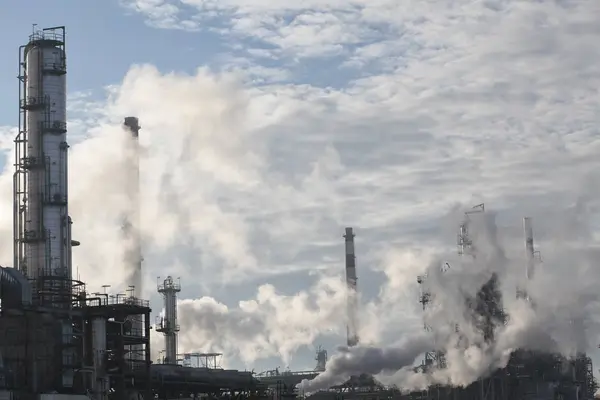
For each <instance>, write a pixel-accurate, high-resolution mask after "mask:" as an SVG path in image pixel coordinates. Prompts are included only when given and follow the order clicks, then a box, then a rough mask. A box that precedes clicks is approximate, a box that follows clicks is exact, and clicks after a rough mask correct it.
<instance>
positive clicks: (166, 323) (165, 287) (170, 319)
mask: <svg viewBox="0 0 600 400" xmlns="http://www.w3.org/2000/svg"><path fill="white" fill-rule="evenodd" d="M179 292H181V285H180V284H179V283H175V282H173V278H171V277H170V276H167V279H165V280H164V281H163V283H162V284H159V285H158V293H160V294H162V295H163V298H164V300H165V316H164V317H163V318H160V320H159V322H158V326H157V327H156V331H157V332H161V333H163V334H164V335H165V360H164V363H165V364H176V363H177V332H179V325H177V293H179Z"/></svg>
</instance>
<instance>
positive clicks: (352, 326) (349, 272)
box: [344, 228, 358, 347]
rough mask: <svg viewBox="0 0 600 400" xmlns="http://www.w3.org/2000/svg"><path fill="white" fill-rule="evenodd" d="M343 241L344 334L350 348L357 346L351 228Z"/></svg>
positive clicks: (356, 297) (352, 235) (354, 256)
mask: <svg viewBox="0 0 600 400" xmlns="http://www.w3.org/2000/svg"><path fill="white" fill-rule="evenodd" d="M344 239H345V242H346V286H347V290H348V303H347V309H346V313H347V318H348V322H347V325H346V333H347V340H348V347H352V346H356V345H357V344H358V316H357V308H358V291H357V287H356V286H357V285H356V283H357V278H356V255H355V254H354V233H353V232H352V228H346V234H345V235H344Z"/></svg>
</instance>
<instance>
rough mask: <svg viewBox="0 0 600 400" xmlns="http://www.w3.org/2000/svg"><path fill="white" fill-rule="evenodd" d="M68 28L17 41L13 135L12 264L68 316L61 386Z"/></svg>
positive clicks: (67, 290) (68, 302)
mask: <svg viewBox="0 0 600 400" xmlns="http://www.w3.org/2000/svg"><path fill="white" fill-rule="evenodd" d="M66 74H67V63H66V49H65V28H64V27H62V26H61V27H53V28H47V29H42V30H35V29H34V32H33V33H32V34H31V35H30V36H29V42H28V43H27V44H26V45H24V46H21V47H20V48H19V76H18V78H19V81H20V85H19V133H18V134H17V137H16V138H15V169H16V170H15V174H14V232H13V234H14V266H15V268H17V269H18V270H20V271H21V272H22V273H23V274H25V275H26V276H27V278H28V279H29V280H30V281H31V283H32V288H33V301H34V303H36V304H37V305H38V306H40V307H43V308H46V309H49V310H54V311H58V310H60V312H59V313H58V312H57V314H56V315H57V316H60V317H57V318H58V319H60V320H61V321H62V322H61V324H62V328H61V329H62V335H61V336H62V339H61V341H62V345H61V346H60V347H61V352H62V363H61V374H62V386H63V387H70V386H72V385H73V373H74V370H73V368H74V365H73V359H74V352H73V348H72V340H73V327H72V322H71V320H70V317H69V316H68V315H69V309H70V308H71V307H72V300H73V293H72V292H73V291H72V285H73V281H72V264H71V250H72V245H77V244H78V242H75V241H73V242H72V241H71V219H70V218H69V213H68V177H67V171H68V168H67V152H68V148H69V145H68V144H67V122H66V121H67V114H66Z"/></svg>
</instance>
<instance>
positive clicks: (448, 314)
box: [301, 212, 600, 392]
mask: <svg viewBox="0 0 600 400" xmlns="http://www.w3.org/2000/svg"><path fill="white" fill-rule="evenodd" d="M577 216H578V218H581V217H583V215H581V214H580V213H578V215H577ZM494 217H495V216H494V214H492V213H490V212H486V213H485V214H480V215H472V216H471V217H470V218H469V222H470V223H469V234H470V237H471V238H472V240H473V242H472V248H473V254H474V255H475V257H473V258H472V257H470V256H469V255H463V256H451V255H450V256H444V257H439V259H437V260H436V261H435V262H433V263H430V264H429V267H428V268H427V274H426V275H427V276H426V279H425V280H424V283H423V286H424V287H425V288H424V293H430V294H431V298H430V299H431V300H430V303H429V304H428V308H427V309H426V311H425V313H424V319H425V323H426V325H427V326H428V327H429V328H430V331H429V332H427V333H423V334H422V335H420V336H416V337H411V338H409V339H406V341H405V343H402V344H400V345H398V346H391V347H389V346H388V347H383V348H370V347H367V348H365V347H362V346H358V347H356V348H351V349H343V350H342V351H341V352H340V353H339V354H338V355H336V356H334V357H333V358H332V359H331V361H330V363H329V364H328V366H327V370H326V371H325V372H323V373H322V374H320V375H319V376H318V377H317V378H316V379H314V380H312V381H304V382H302V384H301V387H302V390H304V391H305V392H313V391H318V390H323V389H326V388H328V387H330V386H332V385H335V384H340V383H343V382H344V381H345V380H347V379H349V378H350V377H351V376H356V375H359V374H362V373H366V374H378V378H379V379H380V381H381V382H382V383H385V384H393V385H396V386H397V387H399V388H401V389H403V390H419V389H424V388H426V387H428V386H430V385H434V384H443V385H445V384H448V385H453V386H466V385H468V384H470V383H472V382H474V381H475V380H477V379H478V378H482V377H486V376H488V375H489V374H491V373H492V372H494V371H495V370H496V369H498V368H502V367H504V366H506V364H507V362H508V361H509V358H510V356H511V354H512V353H513V352H514V351H515V350H517V349H523V350H532V351H544V352H553V353H554V352H556V353H560V354H562V355H564V356H567V357H572V356H575V355H576V354H577V353H579V352H585V351H588V350H590V349H592V348H594V347H596V345H595V343H593V342H592V341H590V339H593V338H594V337H593V336H590V335H591V334H592V333H591V330H590V328H591V327H592V326H597V323H598V319H599V317H600V314H598V306H599V302H598V300H599V298H598V294H597V290H596V289H597V283H598V275H597V274H594V273H593V271H592V270H591V267H592V266H593V265H594V263H595V261H594V260H595V259H596V254H597V250H596V249H595V248H594V247H593V246H590V245H591V243H589V242H588V243H582V242H579V243H568V242H554V243H552V242H551V241H550V240H547V241H542V244H541V245H540V246H539V247H538V248H540V247H541V249H542V251H544V249H545V247H544V244H547V243H552V244H553V247H549V248H548V251H547V252H544V253H543V254H544V262H543V263H541V264H539V265H537V266H536V268H538V269H540V271H538V273H537V274H536V275H535V276H534V278H533V280H532V281H529V282H525V281H524V277H525V273H524V269H525V265H526V264H525V257H519V256H518V254H520V252H519V251H515V250H513V249H511V250H510V251H509V249H507V248H506V247H508V244H512V245H514V244H516V243H518V242H519V240H518V239H517V238H516V237H507V238H503V237H501V235H500V233H499V232H498V227H497V226H496V223H495V218H494ZM576 225H577V224H576ZM579 230H580V231H581V227H580V229H579ZM523 240H524V239H521V241H523ZM521 245H522V246H523V244H521ZM521 249H522V252H523V254H524V251H525V250H524V246H523V247H521ZM467 253H468V252H467ZM515 255H517V256H515ZM424 262H426V261H425V260H424ZM566 271H568V272H566ZM565 272H566V274H567V275H569V276H570V277H567V276H565ZM492 277H496V278H497V283H498V284H497V290H498V292H499V293H500V294H501V295H502V298H503V302H502V305H503V312H504V313H505V314H506V315H507V316H508V318H506V320H504V319H503V318H498V319H497V320H495V321H491V323H492V324H493V327H494V331H493V339H490V338H488V337H487V335H486V333H485V331H483V330H482V324H483V323H484V321H483V320H482V316H481V315H477V314H474V313H473V311H472V309H471V307H469V306H468V305H467V299H473V298H475V297H476V296H477V294H478V292H479V291H480V289H481V287H482V286H483V285H484V284H486V282H489V280H490V278H492ZM586 277H587V282H581V281H578V279H586ZM573 281H575V282H578V283H576V284H571V282H573ZM525 283H527V285H528V286H527V287H528V294H529V297H530V298H531V299H532V300H531V301H527V300H525V299H523V298H517V297H516V288H517V285H519V286H520V287H523V285H524V284H525ZM487 311H488V312H489V311H490V310H489V309H487ZM424 346H430V347H429V348H428V349H425V348H424ZM432 350H441V351H443V353H444V354H445V357H444V358H445V361H446V367H445V368H436V367H435V366H434V368H430V369H428V370H426V371H425V372H423V371H421V370H418V371H417V370H415V369H414V366H415V364H414V363H413V361H414V360H415V359H416V358H417V356H418V355H419V354H422V353H424V352H425V351H432ZM392 365H394V367H392Z"/></svg>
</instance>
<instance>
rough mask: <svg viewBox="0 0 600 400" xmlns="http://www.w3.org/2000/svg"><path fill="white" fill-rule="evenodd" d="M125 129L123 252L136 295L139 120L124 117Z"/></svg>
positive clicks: (138, 287) (139, 251)
mask: <svg viewBox="0 0 600 400" xmlns="http://www.w3.org/2000/svg"><path fill="white" fill-rule="evenodd" d="M123 127H124V128H125V130H126V131H127V132H128V133H129V134H130V135H131V137H130V140H127V141H126V143H127V146H128V149H127V150H128V151H127V162H126V165H125V168H126V174H127V177H128V179H126V182H125V191H126V193H127V197H128V200H129V207H128V211H127V213H126V215H125V217H124V221H123V228H122V231H123V237H124V240H125V241H126V242H128V243H129V246H127V251H126V254H125V267H126V268H127V270H128V271H129V273H130V274H131V275H130V277H129V282H128V285H130V286H133V287H134V288H135V293H136V294H137V296H138V297H139V296H141V293H142V245H141V237H140V164H139V140H138V139H139V132H140V129H141V127H140V125H139V120H138V118H136V117H126V118H125V121H124V123H123Z"/></svg>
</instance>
